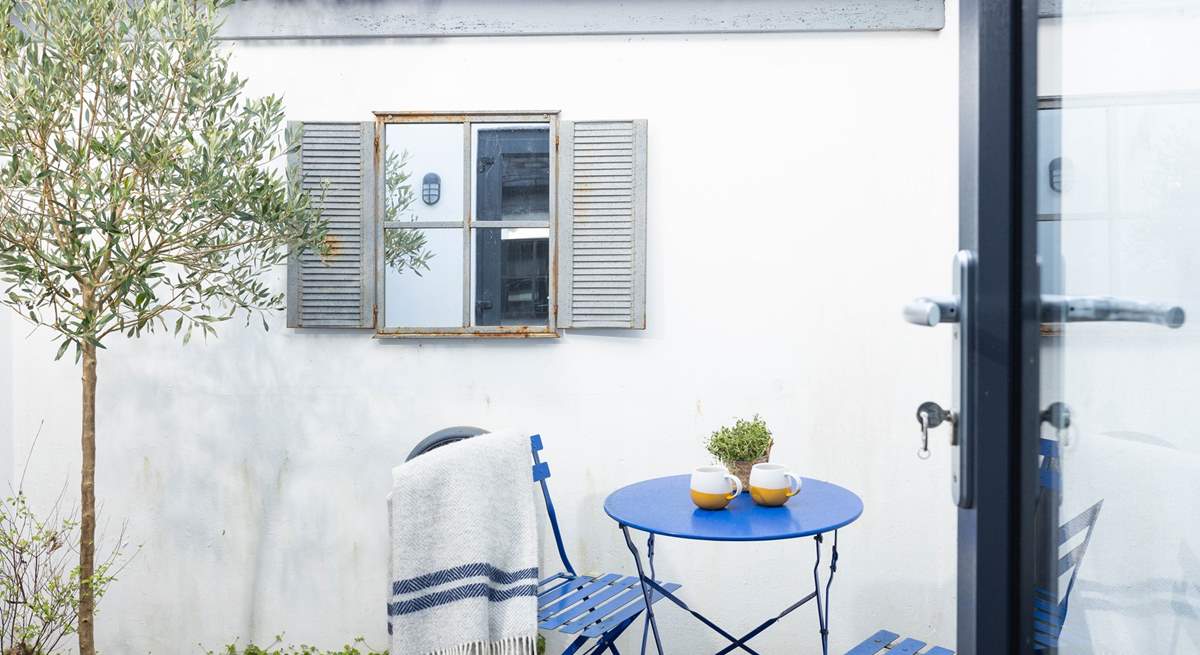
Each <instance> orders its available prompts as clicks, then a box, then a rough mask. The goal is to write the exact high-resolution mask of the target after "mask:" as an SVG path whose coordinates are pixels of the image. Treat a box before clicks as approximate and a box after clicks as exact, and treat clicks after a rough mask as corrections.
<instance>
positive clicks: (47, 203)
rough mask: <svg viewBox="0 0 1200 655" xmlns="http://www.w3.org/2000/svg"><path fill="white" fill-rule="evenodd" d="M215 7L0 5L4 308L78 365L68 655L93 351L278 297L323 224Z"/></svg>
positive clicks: (271, 305) (178, 2) (90, 497)
mask: <svg viewBox="0 0 1200 655" xmlns="http://www.w3.org/2000/svg"><path fill="white" fill-rule="evenodd" d="M224 4H227V1H226V0H186V1H185V0H137V1H136V2H131V1H130V0H0V10H2V11H3V14H4V16H5V17H7V18H8V19H7V20H3V19H0V277H2V278H3V289H2V290H0V302H3V303H4V304H5V305H7V306H9V307H11V308H12V309H13V310H15V311H16V312H17V313H19V314H20V315H21V316H22V317H24V318H25V319H27V320H29V321H30V322H32V323H34V324H36V325H38V326H42V327H44V328H48V329H49V330H51V331H53V333H54V335H55V338H56V339H57V340H58V342H59V343H60V345H59V347H58V351H57V354H56V358H58V357H62V356H63V355H64V354H66V353H68V352H72V353H73V354H74V357H75V360H76V362H77V364H79V365H80V366H81V368H82V410H83V411H82V426H81V447H82V455H83V457H82V461H83V465H82V471H81V487H80V494H81V498H80V517H79V518H80V521H79V529H80V543H79V572H78V575H79V577H80V580H81V584H80V586H79V597H78V613H79V626H78V627H79V631H78V632H79V651H80V653H81V654H82V655H92V654H93V653H94V652H95V643H94V636H93V615H94V610H95V588H96V587H97V586H98V584H99V582H100V580H99V579H98V578H97V577H96V576H97V572H96V563H95V552H96V543H95V533H96V501H95V481H96V384H97V360H98V352H100V351H101V350H103V348H104V344H105V343H106V341H108V340H110V339H112V338H116V337H118V336H124V337H138V336H140V335H143V334H146V333H149V332H156V331H165V332H173V333H174V334H176V335H180V336H181V337H182V339H183V340H184V341H185V342H186V341H187V340H188V339H189V338H190V337H191V336H192V335H193V333H195V334H203V335H208V334H212V333H214V326H215V325H216V324H217V323H220V322H221V321H224V320H227V319H229V318H232V317H234V316H238V317H242V316H244V317H245V318H246V322H249V321H250V320H251V318H252V317H255V318H260V319H261V320H262V323H263V325H264V327H265V326H266V325H267V322H266V317H265V312H268V311H271V310H276V309H279V308H281V306H282V304H283V295H282V294H281V293H279V292H278V290H277V288H276V287H273V286H272V285H270V284H268V282H267V281H266V280H265V278H264V274H265V273H267V272H268V271H269V269H271V268H272V267H273V266H275V265H277V264H280V263H282V262H283V261H284V259H285V258H286V250H287V248H288V247H301V246H304V245H308V246H317V245H319V244H320V243H321V241H322V238H323V227H322V225H321V222H320V220H319V219H318V218H317V217H316V216H315V214H314V212H313V210H312V209H311V208H310V204H309V203H310V201H309V200H308V199H307V197H306V196H305V194H303V193H299V192H297V191H298V187H297V185H296V183H295V179H294V177H295V176H294V173H293V172H288V171H284V170H281V169H282V168H283V167H282V166H278V165H274V164H273V162H277V161H283V160H284V159H285V157H284V156H285V155H286V153H287V151H288V149H289V148H290V146H289V145H288V143H292V142H294V139H290V138H288V139H285V138H282V137H283V136H284V135H282V134H281V131H280V129H281V128H280V126H281V125H282V120H283V105H282V102H281V100H280V99H279V98H277V97H264V98H247V97H245V96H244V93H243V90H244V86H245V83H244V80H242V79H241V78H240V77H239V76H238V75H237V74H235V73H234V72H233V71H232V70H231V69H230V65H229V58H228V54H227V53H226V52H225V51H224V50H223V49H222V48H221V46H220V44H219V42H218V41H217V39H216V30H217V27H218V24H217V20H216V19H215V18H214V16H215V14H216V12H217V11H218V10H219V9H220V8H221V6H222V5H224Z"/></svg>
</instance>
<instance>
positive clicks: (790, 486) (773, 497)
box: [750, 464, 800, 507]
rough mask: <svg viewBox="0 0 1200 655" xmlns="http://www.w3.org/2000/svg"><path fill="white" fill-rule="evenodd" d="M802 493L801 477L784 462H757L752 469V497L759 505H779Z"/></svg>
mask: <svg viewBox="0 0 1200 655" xmlns="http://www.w3.org/2000/svg"><path fill="white" fill-rule="evenodd" d="M798 493H800V478H799V477H798V476H796V475H795V474H794V473H792V472H791V471H789V470H788V469H787V467H785V466H784V465H782V464H755V465H754V468H752V469H750V497H751V498H753V499H754V502H756V503H758V504H759V505H766V506H767V507H779V506H780V505H783V504H784V503H786V502H787V501H788V499H789V498H791V497H792V496H795V495H796V494H798Z"/></svg>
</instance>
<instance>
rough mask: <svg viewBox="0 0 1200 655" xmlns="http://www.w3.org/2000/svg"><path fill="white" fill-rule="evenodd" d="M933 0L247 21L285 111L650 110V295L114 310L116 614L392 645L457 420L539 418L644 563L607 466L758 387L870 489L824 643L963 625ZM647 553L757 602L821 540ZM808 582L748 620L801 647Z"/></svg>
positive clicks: (810, 619)
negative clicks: (462, 314) (550, 23)
mask: <svg viewBox="0 0 1200 655" xmlns="http://www.w3.org/2000/svg"><path fill="white" fill-rule="evenodd" d="M946 24H947V26H948V27H947V29H945V30H944V31H942V32H936V33H874V34H865V33H863V34H805V35H757V36H755V35H743V36H724V37H721V36H692V37H683V36H675V37H672V36H661V37H644V38H643V37H585V38H580V37H574V38H571V37H540V38H519V37H517V38H478V39H475V38H462V39H444V40H390V41H385V40H353V41H316V40H314V41H306V42H286V41H277V42H255V43H239V44H236V45H233V46H232V47H233V48H234V51H235V64H236V67H237V69H238V70H239V71H240V72H241V73H243V74H245V75H246V76H247V77H248V78H249V80H250V83H249V91H250V92H251V93H256V94H261V93H266V92H279V93H282V94H283V95H284V98H285V101H286V104H287V108H288V118H289V120H306V119H307V120H368V119H370V117H371V111H372V110H420V109H430V110H436V109H526V108H531V109H545V108H559V109H561V110H562V112H563V118H564V119H603V118H646V119H649V125H650V131H649V134H650V137H649V138H650V144H649V147H650V161H649V178H650V193H649V217H650V218H649V262H650V263H649V278H648V283H647V285H648V296H649V305H648V312H647V315H648V324H649V327H648V329H647V330H645V331H644V332H621V331H613V332H592V333H581V332H570V333H567V334H566V335H565V336H564V337H563V338H561V339H557V340H544V339H543V340H532V341H495V340H493V341H381V340H375V339H372V338H371V337H370V336H369V335H368V334H364V333H361V332H345V333H343V332H335V331H295V330H288V329H286V328H284V327H283V316H282V315H280V316H277V317H275V320H274V321H273V322H272V329H271V331H270V332H263V331H262V330H261V329H260V328H256V327H250V328H245V327H242V326H240V325H237V324H230V325H227V326H223V329H222V331H221V337H220V338H219V339H215V340H210V341H208V342H207V343H205V342H203V341H198V342H193V343H192V344H191V345H189V346H186V347H185V346H181V345H180V344H179V343H178V342H177V341H175V340H172V339H169V338H166V337H161V338H148V339H143V340H141V341H137V342H121V341H115V342H112V343H111V344H109V349H108V350H106V351H104V352H103V353H102V354H101V357H100V370H99V375H100V385H101V386H100V392H99V406H100V411H99V417H98V422H99V435H100V448H99V469H98V470H99V475H98V494H99V497H100V499H101V501H102V503H103V506H102V517H103V519H104V520H107V521H108V528H107V533H108V534H109V535H110V536H111V535H114V534H115V533H116V532H117V531H118V530H119V528H120V526H121V524H122V522H127V528H126V529H127V534H128V535H129V536H130V538H131V539H132V540H133V541H134V542H135V543H139V544H142V546H143V548H142V550H141V553H140V554H139V555H138V557H137V559H136V560H135V561H134V562H133V563H132V565H131V566H130V567H129V568H128V569H127V570H126V571H125V572H124V574H123V575H122V579H121V580H120V581H119V582H118V583H117V584H116V585H115V586H114V587H113V589H112V591H111V593H110V594H109V595H108V596H106V597H105V598H104V601H103V604H102V614H101V616H100V619H99V641H100V644H101V646H102V647H103V648H104V650H105V651H107V652H110V653H135V652H136V653H144V652H154V653H181V652H190V651H191V650H192V649H195V646H194V645H195V644H197V643H201V644H204V645H205V646H208V647H215V646H217V645H219V644H220V643H224V642H225V641H228V640H231V639H233V638H235V637H240V638H241V639H242V640H243V641H244V640H246V639H249V638H255V639H264V638H268V639H269V638H270V636H272V635H274V634H276V633H278V632H280V631H286V632H287V636H288V639H289V640H294V641H297V642H300V641H303V642H307V643H318V644H328V645H332V644H335V643H342V642H343V641H344V640H346V639H349V638H350V637H352V636H354V635H360V634H361V635H364V636H366V637H367V638H368V639H369V640H370V641H371V642H372V643H374V644H377V645H382V644H384V643H385V630H384V629H385V616H384V603H385V600H386V587H387V582H388V580H387V573H386V555H385V549H386V547H387V536H386V518H385V514H384V512H385V506H384V494H385V493H386V491H387V488H388V485H389V483H390V476H389V469H390V467H391V466H392V465H393V464H396V463H398V462H399V461H400V460H401V459H402V458H403V457H404V455H405V454H406V453H407V452H408V450H409V448H411V446H412V445H413V444H414V443H415V442H416V441H417V440H418V439H420V438H421V437H423V436H424V435H426V434H428V433H430V432H432V431H434V430H436V429H438V428H441V427H445V426H448V425H456V424H474V425H480V426H485V427H491V428H495V427H501V426H515V427H521V428H525V429H528V430H531V431H539V432H541V433H542V434H543V435H544V436H545V439H546V444H547V452H546V454H547V456H548V458H549V461H550V462H551V466H552V468H553V471H554V477H553V478H552V479H551V484H552V491H553V493H554V495H555V498H556V501H557V504H558V507H559V512H560V516H562V517H563V519H564V528H565V530H566V533H567V535H568V541H569V544H568V545H569V549H570V552H571V554H572V555H573V557H574V559H575V562H576V565H577V566H578V567H579V568H581V569H582V570H583V571H600V570H626V569H629V568H630V567H631V562H630V560H629V556H628V553H627V552H626V550H625V546H624V544H623V543H622V541H621V539H620V536H619V532H618V531H617V530H616V528H615V526H614V525H613V524H612V523H611V521H609V520H608V519H607V518H606V517H605V516H604V514H603V511H602V508H601V505H602V502H603V499H604V497H605V495H607V494H608V493H609V492H610V491H612V490H613V489H615V488H617V487H619V486H621V485H624V484H627V483H629V482H633V481H636V480H639V479H644V478H648V477H653V476H659V475H666V474H672V473H680V472H686V471H687V470H689V469H690V468H691V467H692V466H695V465H697V464H703V463H707V461H708V458H707V456H706V454H705V452H704V451H703V448H702V446H701V439H702V437H703V436H704V435H705V434H706V433H708V432H709V431H711V430H713V429H714V428H716V427H718V426H719V425H721V424H723V423H728V422H731V421H732V419H733V418H734V417H735V416H749V415H751V414H754V413H760V414H761V415H762V416H763V417H764V418H765V419H766V420H767V421H768V422H769V423H770V425H771V427H772V428H773V429H774V431H775V434H776V447H775V451H774V459H775V460H776V461H779V462H783V463H787V464H790V465H792V466H794V467H795V468H796V469H797V470H798V471H799V472H800V473H801V474H802V475H807V476H811V477H817V478H823V479H826V480H831V481H834V482H837V483H840V484H843V485H845V486H847V487H849V488H851V489H853V490H855V491H857V492H858V493H860V494H861V495H862V497H863V498H864V500H865V502H866V511H865V513H864V515H863V517H862V519H861V520H860V521H859V522H858V523H856V524H855V525H854V526H852V527H850V528H848V529H846V530H844V531H843V533H842V538H841V555H842V560H841V567H840V570H839V572H838V574H837V579H836V581H835V583H834V586H833V592H832V598H833V612H832V617H833V623H832V645H833V648H832V649H831V650H832V651H841V650H844V649H845V648H847V647H848V646H850V645H851V644H852V643H853V642H857V641H858V640H861V639H862V638H863V637H865V636H866V635H868V634H870V633H871V632H873V631H874V630H876V629H878V628H880V627H884V626H886V627H888V628H891V629H893V630H897V631H902V632H906V633H913V634H917V635H922V636H925V637H928V638H929V639H931V640H936V641H940V642H943V643H947V644H948V645H952V642H953V640H954V606H955V605H954V604H955V597H954V590H955V573H954V571H955V554H954V553H955V543H954V534H955V512H954V508H953V505H952V503H951V502H950V499H949V462H948V457H947V456H948V450H949V449H948V447H947V443H946V435H945V434H941V435H938V437H937V439H936V440H935V443H934V448H933V457H932V459H930V460H929V461H924V462H923V461H920V460H918V459H917V457H916V449H917V443H918V439H917V424H916V422H915V421H914V419H913V412H914V409H915V407H916V405H917V404H918V403H919V402H920V401H923V400H928V399H935V400H939V401H942V402H946V401H948V400H949V398H948V394H949V385H950V360H949V354H950V331H949V330H923V329H919V328H915V327H912V326H909V325H906V324H905V323H904V322H903V321H902V320H901V319H900V308H901V306H902V305H903V303H904V302H905V301H907V300H908V299H910V298H911V297H912V296H914V295H918V294H925V293H935V292H946V291H948V290H949V280H950V263H951V262H950V258H951V255H952V253H953V252H954V250H955V244H956V241H957V217H956V211H955V208H956V206H957V200H956V194H957V171H958V169H957V132H958V122H957V108H958V97H957V89H956V87H957V77H958V69H957V47H958V44H957V36H956V29H955V26H956V25H957V17H956V16H955V15H954V11H953V10H952V11H951V12H950V15H948V16H947V21H946ZM581 73H582V74H581ZM275 283H276V284H277V285H280V286H281V285H282V284H283V270H282V269H280V270H279V271H278V272H277V276H276V279H275ZM25 334H26V333H25V331H24V330H18V331H16V332H14V333H13V334H12V336H11V337H10V338H11V343H12V346H13V357H14V366H15V371H14V375H15V379H17V380H20V384H17V385H14V389H13V398H14V407H15V415H14V419H15V420H14V435H15V438H16V448H15V452H17V453H23V452H25V451H26V450H27V449H28V448H29V445H30V439H31V437H32V435H33V433H34V431H35V429H36V427H37V425H38V423H39V422H40V421H43V420H44V421H45V422H46V426H45V429H44V432H43V436H42V438H41V441H40V442H39V443H38V447H37V451H36V453H35V454H34V459H33V463H32V465H31V466H32V469H31V470H32V471H33V473H31V478H32V479H33V481H34V482H33V483H32V485H31V486H33V487H35V488H36V489H35V491H36V492H38V494H39V495H40V496H41V498H42V499H43V500H48V499H50V498H52V497H53V495H54V494H57V492H58V490H59V489H60V488H61V487H62V485H63V484H64V483H67V482H68V481H70V482H69V484H70V485H71V487H70V488H71V489H74V487H75V479H76V477H75V476H76V475H77V474H76V470H77V467H78V460H79V455H78V443H77V442H78V420H79V410H78V404H77V400H76V398H77V397H78V384H79V382H78V375H77V372H76V369H75V368H74V366H73V365H72V363H71V362H70V361H63V362H59V363H51V357H52V355H53V352H54V349H53V346H52V345H51V344H50V343H49V341H48V335H47V334H36V335H34V336H32V337H30V338H26V337H25ZM546 545H549V542H547V543H546ZM546 553H547V557H548V559H547V565H548V566H552V565H553V555H552V552H551V551H546ZM827 555H828V554H826V556H827ZM658 563H659V572H660V573H661V575H662V576H664V577H666V578H671V579H676V580H680V581H682V582H684V583H685V585H686V587H685V589H684V593H685V594H686V597H687V598H689V599H692V600H693V601H695V604H696V606H697V607H699V608H700V609H701V610H702V611H704V612H705V613H707V614H710V615H712V616H715V617H722V618H723V619H724V620H723V622H724V623H725V624H726V625H728V627H729V628H730V629H731V630H732V631H734V632H739V631H742V630H743V629H749V628H750V627H752V626H753V625H756V624H757V623H758V622H759V621H760V620H762V619H764V618H766V617H767V616H768V615H773V614H774V613H775V612H777V611H778V610H780V609H782V608H783V607H784V606H786V605H787V604H789V603H790V602H792V601H793V600H795V599H797V598H799V597H800V596H802V595H803V594H804V593H806V591H807V590H809V589H810V588H811V575H812V568H811V567H812V542H811V541H809V540H805V541H802V542H794V543H789V542H784V543H772V544H765V545H733V546H729V545H725V546H710V545H704V544H696V543H689V542H678V541H672V540H668V539H663V540H660V542H659V546H658ZM814 611H815V610H814V609H813V608H811V607H805V608H804V609H803V610H802V611H800V612H797V613H796V614H794V615H792V616H791V617H789V618H788V619H786V621H785V622H783V623H782V624H781V625H779V626H777V627H776V628H774V629H773V630H772V631H771V632H768V633H766V634H765V635H763V636H762V637H761V638H760V639H756V640H755V642H754V643H755V645H756V647H761V652H768V653H770V652H784V651H785V650H793V649H795V648H797V647H800V646H803V647H805V648H807V649H808V650H814V649H815V648H817V644H818V641H817V630H816V617H815V616H814ZM660 625H661V626H662V628H663V631H664V634H666V635H668V637H669V638H670V640H671V641H670V643H669V646H668V648H669V651H668V652H672V653H694V652H700V651H703V650H707V649H710V648H712V647H713V646H716V644H717V642H716V641H715V640H713V639H711V638H710V636H709V634H708V633H703V634H702V633H701V631H700V630H698V629H697V625H696V624H694V622H693V620H692V619H691V618H690V617H687V616H686V615H683V614H682V613H680V612H676V611H671V610H664V611H663V612H662V618H661V624H660ZM631 632H633V631H631ZM637 632H638V633H639V634H640V630H638V631H637ZM552 643H553V642H552Z"/></svg>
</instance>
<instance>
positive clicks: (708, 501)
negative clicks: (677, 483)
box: [691, 489, 732, 509]
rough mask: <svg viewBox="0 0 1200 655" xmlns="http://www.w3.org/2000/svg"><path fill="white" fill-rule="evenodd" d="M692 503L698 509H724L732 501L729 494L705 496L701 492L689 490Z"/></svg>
mask: <svg viewBox="0 0 1200 655" xmlns="http://www.w3.org/2000/svg"><path fill="white" fill-rule="evenodd" d="M691 492H692V502H693V503H696V507H699V508H700V509H725V506H726V505H728V504H729V501H730V500H732V499H731V498H730V497H729V494H706V493H704V492H703V491H696V490H695V489H692V490H691Z"/></svg>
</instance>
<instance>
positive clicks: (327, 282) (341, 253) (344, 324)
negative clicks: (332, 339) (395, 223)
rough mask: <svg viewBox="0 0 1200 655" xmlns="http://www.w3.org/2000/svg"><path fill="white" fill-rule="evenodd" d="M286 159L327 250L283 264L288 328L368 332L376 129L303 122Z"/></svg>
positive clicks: (295, 256)
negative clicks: (322, 227)
mask: <svg viewBox="0 0 1200 655" xmlns="http://www.w3.org/2000/svg"><path fill="white" fill-rule="evenodd" d="M301 126H302V128H303V133H302V137H301V141H300V151H299V152H296V153H292V154H291V156H290V157H289V160H288V164H289V166H292V167H295V168H297V169H298V170H299V172H300V176H301V185H302V187H303V189H304V192H305V193H308V194H310V195H311V197H312V199H313V203H314V205H315V206H316V207H317V208H318V209H319V210H320V212H321V215H322V216H323V217H324V218H325V221H326V222H327V224H328V226H329V236H328V243H329V246H330V247H329V252H328V253H327V254H325V255H322V254H321V253H317V252H312V251H310V250H305V251H303V252H300V253H293V254H292V255H291V257H289V259H288V285H287V324H288V327H313V328H370V327H375V302H376V301H375V261H376V252H375V242H376V238H375V234H376V229H377V227H376V220H375V166H374V161H375V157H374V154H375V124H374V123H303V124H301Z"/></svg>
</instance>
